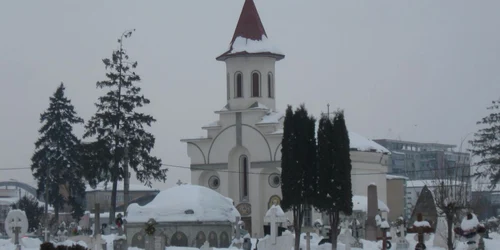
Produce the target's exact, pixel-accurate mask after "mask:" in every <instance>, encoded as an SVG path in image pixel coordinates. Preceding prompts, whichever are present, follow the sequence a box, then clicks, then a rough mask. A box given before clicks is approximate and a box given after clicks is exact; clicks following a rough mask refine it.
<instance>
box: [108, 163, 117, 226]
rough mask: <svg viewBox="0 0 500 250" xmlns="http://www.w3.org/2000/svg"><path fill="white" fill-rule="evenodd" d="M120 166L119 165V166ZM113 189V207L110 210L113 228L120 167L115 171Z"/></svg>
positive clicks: (110, 222)
mask: <svg viewBox="0 0 500 250" xmlns="http://www.w3.org/2000/svg"><path fill="white" fill-rule="evenodd" d="M117 165H118V164H117ZM113 172H114V173H113V175H112V176H113V189H112V190H111V207H110V208H109V223H108V225H109V226H111V225H113V223H114V222H115V213H116V193H117V192H116V190H117V187H118V167H115V169H114V170H113Z"/></svg>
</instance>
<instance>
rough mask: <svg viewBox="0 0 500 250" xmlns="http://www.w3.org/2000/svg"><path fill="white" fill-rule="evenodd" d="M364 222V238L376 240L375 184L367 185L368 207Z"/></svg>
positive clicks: (376, 205) (376, 198)
mask: <svg viewBox="0 0 500 250" xmlns="http://www.w3.org/2000/svg"><path fill="white" fill-rule="evenodd" d="M367 210H368V211H367V217H366V224H365V239H366V240H369V241H377V222H376V220H375V217H376V216H377V212H378V196H377V186H376V185H375V184H370V185H369V186H368V209H367Z"/></svg>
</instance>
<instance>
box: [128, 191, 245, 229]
mask: <svg viewBox="0 0 500 250" xmlns="http://www.w3.org/2000/svg"><path fill="white" fill-rule="evenodd" d="M238 216H240V214H239V212H238V210H236V208H235V207H234V205H233V201H232V200H231V199H229V198H227V197H225V196H223V195H221V194H219V193H217V192H216V191H214V190H211V189H209V188H206V187H202V186H197V185H180V186H176V187H172V188H169V189H166V190H163V191H161V192H160V193H159V194H158V195H157V196H156V197H155V199H154V200H153V201H151V202H150V203H149V204H147V205H145V206H139V205H138V204H137V203H134V204H131V205H130V206H129V207H128V209H127V221H128V222H144V223H145V222H147V221H148V220H149V219H151V218H152V219H154V220H155V221H157V222H186V221H208V222H211V221H229V222H236V217H238Z"/></svg>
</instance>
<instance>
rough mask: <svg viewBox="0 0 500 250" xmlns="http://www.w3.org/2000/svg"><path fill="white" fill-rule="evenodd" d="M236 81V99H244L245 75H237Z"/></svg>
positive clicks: (239, 73)
mask: <svg viewBox="0 0 500 250" xmlns="http://www.w3.org/2000/svg"><path fill="white" fill-rule="evenodd" d="M235 78H236V79H235V81H234V97H236V98H238V97H243V75H242V74H241V72H238V73H236V76H235Z"/></svg>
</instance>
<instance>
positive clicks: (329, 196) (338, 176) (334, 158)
mask: <svg viewBox="0 0 500 250" xmlns="http://www.w3.org/2000/svg"><path fill="white" fill-rule="evenodd" d="M318 165H319V190H318V197H317V199H316V204H317V205H316V208H317V209H318V210H320V211H322V212H326V213H327V214H328V218H329V222H330V227H331V231H330V241H331V242H337V235H338V231H337V229H338V225H339V222H340V214H341V213H343V214H345V215H351V214H352V206H353V204H352V183H351V169H352V166H351V158H350V146H349V135H348V132H347V127H346V125H345V120H344V114H343V112H341V111H340V112H337V114H336V115H335V118H334V121H333V123H332V121H331V119H330V118H329V117H328V116H326V115H323V116H322V117H321V119H320V122H319V127H318ZM332 249H337V245H336V244H332Z"/></svg>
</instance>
